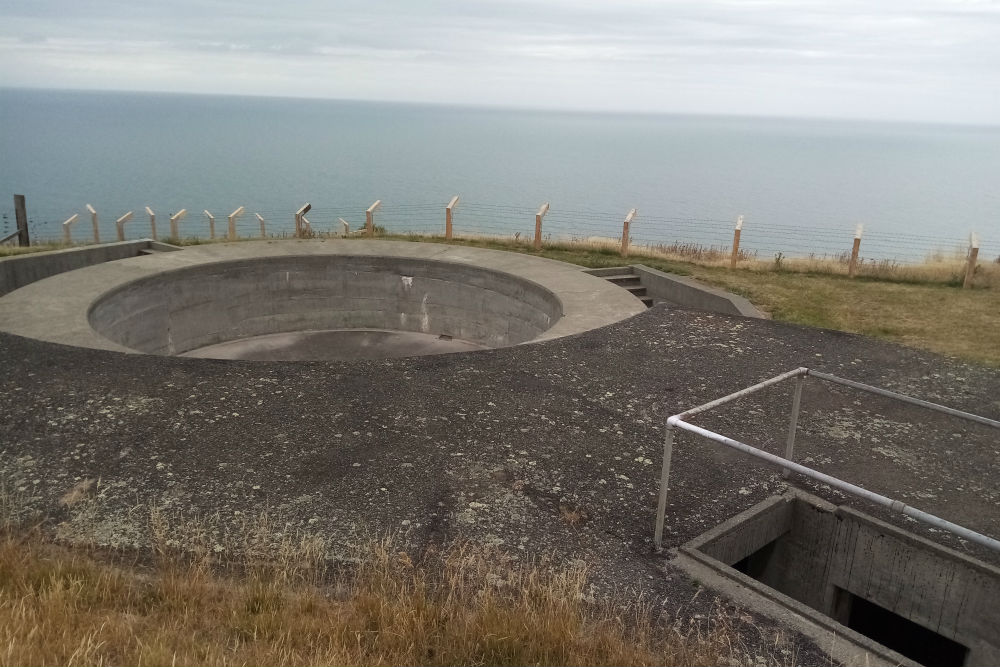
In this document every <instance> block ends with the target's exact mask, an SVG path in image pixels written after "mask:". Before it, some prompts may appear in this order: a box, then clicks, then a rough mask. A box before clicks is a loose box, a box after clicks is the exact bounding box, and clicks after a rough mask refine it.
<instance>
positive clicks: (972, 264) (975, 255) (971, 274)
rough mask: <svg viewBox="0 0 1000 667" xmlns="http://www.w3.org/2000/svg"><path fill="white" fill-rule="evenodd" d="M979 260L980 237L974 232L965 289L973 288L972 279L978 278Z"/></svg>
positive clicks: (966, 267)
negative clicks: (977, 262) (977, 267)
mask: <svg viewBox="0 0 1000 667" xmlns="http://www.w3.org/2000/svg"><path fill="white" fill-rule="evenodd" d="M977 259H979V237H978V236H976V233H975V232H973V233H972V235H971V236H970V237H969V263H968V264H967V265H966V266H965V282H963V283H962V288H963V289H969V288H970V287H972V279H973V278H975V276H976V260H977Z"/></svg>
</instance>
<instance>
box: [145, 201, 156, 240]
mask: <svg viewBox="0 0 1000 667" xmlns="http://www.w3.org/2000/svg"><path fill="white" fill-rule="evenodd" d="M146 214H147V215H148V216H149V230H150V233H151V234H152V235H153V240H154V241H155V240H156V214H155V213H153V209H151V208H149V207H148V206H147V207H146Z"/></svg>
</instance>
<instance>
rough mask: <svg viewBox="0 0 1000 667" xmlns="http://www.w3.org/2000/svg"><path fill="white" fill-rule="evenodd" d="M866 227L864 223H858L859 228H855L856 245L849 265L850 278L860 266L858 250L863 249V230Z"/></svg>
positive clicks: (852, 250) (848, 274) (848, 275)
mask: <svg viewBox="0 0 1000 667" xmlns="http://www.w3.org/2000/svg"><path fill="white" fill-rule="evenodd" d="M864 228H865V226H864V225H858V227H857V229H855V230H854V247H852V248H851V263H850V264H848V265H847V277H848V278H853V277H854V273H855V271H857V268H858V252H859V251H860V250H861V232H862V231H864Z"/></svg>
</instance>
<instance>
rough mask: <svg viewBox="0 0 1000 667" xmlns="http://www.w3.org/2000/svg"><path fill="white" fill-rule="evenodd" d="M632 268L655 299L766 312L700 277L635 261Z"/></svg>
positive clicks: (735, 311) (702, 307)
mask: <svg viewBox="0 0 1000 667" xmlns="http://www.w3.org/2000/svg"><path fill="white" fill-rule="evenodd" d="M632 270H633V271H635V273H636V275H638V276H639V279H640V282H641V283H642V286H643V287H645V288H646V294H647V295H649V296H651V297H653V298H656V299H664V300H666V301H671V302H673V303H676V304H677V305H679V306H684V307H685V308H696V309H698V310H708V311H712V312H715V313H722V314H723V315H742V316H744V317H764V314H763V313H761V312H760V311H759V310H757V309H756V308H755V307H754V305H753V304H752V303H750V302H749V301H747V300H746V299H744V298H743V297H741V296H737V295H735V294H730V293H729V292H726V291H725V290H720V289H716V288H714V287H709V286H708V285H704V284H702V283H700V282H698V281H697V280H693V279H691V278H685V277H684V276H677V275H673V274H670V273H664V272H663V271H657V270H656V269H651V268H650V267H648V266H644V265H642V264H633V265H632Z"/></svg>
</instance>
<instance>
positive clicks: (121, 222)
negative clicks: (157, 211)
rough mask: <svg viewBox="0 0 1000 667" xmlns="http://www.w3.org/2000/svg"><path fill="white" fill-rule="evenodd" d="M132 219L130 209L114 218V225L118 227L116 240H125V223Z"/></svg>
mask: <svg viewBox="0 0 1000 667" xmlns="http://www.w3.org/2000/svg"><path fill="white" fill-rule="evenodd" d="M131 219H132V211H129V212H128V213H126V214H125V215H123V216H122V217H120V218H118V219H117V220H115V227H117V228H118V240H119V241H124V240H125V223H126V222H128V221H129V220H131Z"/></svg>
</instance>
